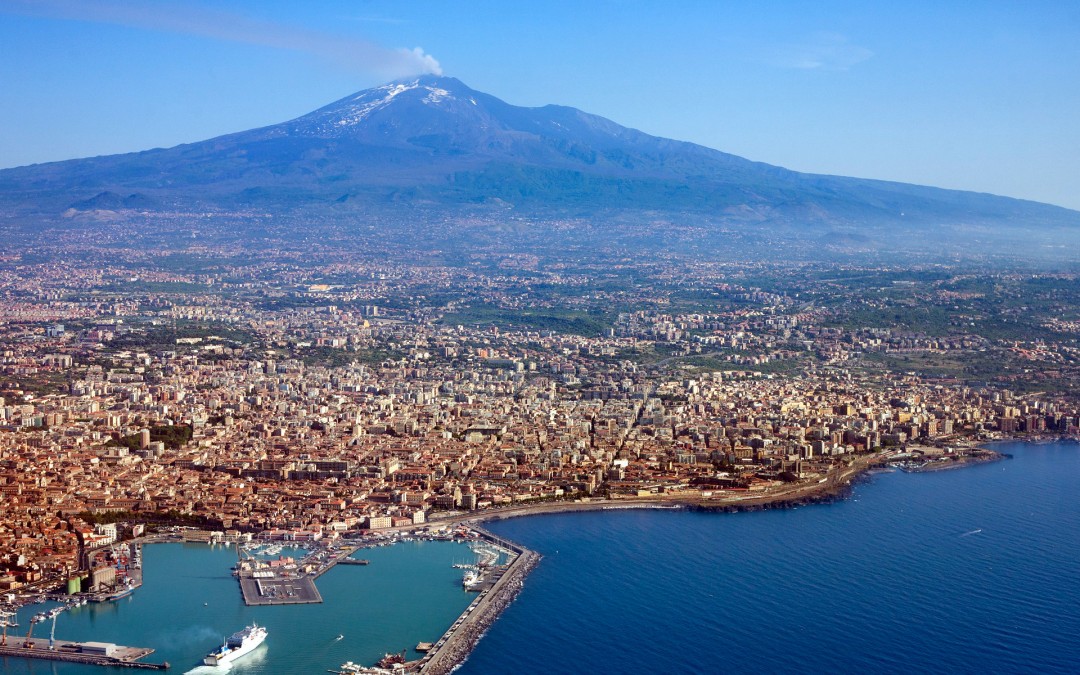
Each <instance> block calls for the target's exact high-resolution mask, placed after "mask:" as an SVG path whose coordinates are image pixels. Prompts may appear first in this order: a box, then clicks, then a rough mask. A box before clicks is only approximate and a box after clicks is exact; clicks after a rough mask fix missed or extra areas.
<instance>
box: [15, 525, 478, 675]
mask: <svg viewBox="0 0 1080 675" xmlns="http://www.w3.org/2000/svg"><path fill="white" fill-rule="evenodd" d="M282 555H298V554H297V553H296V552H294V551H291V550H290V549H285V551H283V552H282ZM356 557H362V558H366V559H368V560H370V561H371V564H370V565H367V566H360V565H338V566H337V567H335V568H333V569H332V570H330V571H329V572H327V573H326V574H325V575H323V576H322V577H320V578H319V579H318V581H316V584H317V586H318V588H319V592H320V593H321V594H322V596H323V600H324V602H323V603H322V604H313V605H292V606H280V607H247V606H245V605H244V602H243V599H242V598H241V596H240V586H239V584H238V583H237V582H236V579H234V578H233V577H232V576H231V574H230V570H229V568H230V567H231V566H232V565H233V564H235V562H236V550H235V549H233V548H228V547H220V546H219V547H213V548H212V547H209V546H207V545H205V544H155V545H150V546H145V547H143V560H144V565H143V566H144V584H143V586H142V588H140V589H139V590H138V591H136V592H135V593H134V594H132V595H131V596H129V597H127V598H124V599H122V600H119V601H116V602H111V603H101V604H88V605H85V606H83V607H78V608H75V609H73V610H70V611H67V612H64V613H63V614H61V615H60V617H59V618H58V619H57V623H56V635H57V637H58V638H63V639H67V640H95V641H99V642H114V643H117V644H122V645H128V646H133V647H153V648H154V649H156V650H157V651H156V652H155V653H154V654H151V655H150V657H149V658H147V659H144V660H145V661H148V662H151V663H160V662H162V661H168V662H169V663H170V665H171V666H172V667H171V668H170V669H169V670H168V671H165V672H168V673H185V672H187V671H190V670H192V669H195V668H196V666H198V664H199V663H200V662H201V661H202V657H203V655H205V654H206V652H208V651H209V650H210V649H211V648H212V647H214V646H215V644H220V641H221V640H222V638H223V637H224V636H226V635H229V634H230V633H232V632H234V631H237V630H240V629H241V628H243V627H244V626H245V625H247V624H249V623H250V622H251V621H252V620H254V621H257V622H258V623H260V624H262V625H265V626H266V627H267V630H268V631H269V636H268V637H267V639H266V642H265V643H264V644H263V645H262V646H260V647H259V648H258V649H257V650H256V651H255V652H252V653H251V654H250V655H248V656H246V657H244V658H243V659H241V660H239V661H236V662H234V663H233V664H231V669H230V671H231V672H234V673H237V674H238V675H243V674H247V673H250V674H251V675H256V674H260V673H325V672H326V670H327V669H330V668H335V669H336V668H337V667H338V666H340V665H341V664H342V663H344V662H345V661H357V662H361V663H374V662H375V661H376V660H378V659H379V658H380V657H382V655H383V654H384V653H385V652H386V651H400V650H402V649H404V648H409V649H410V651H411V649H412V647H414V646H416V643H417V642H420V641H421V640H423V641H432V642H433V641H435V640H437V639H438V638H439V636H440V635H442V633H443V631H445V630H446V629H447V628H448V627H449V626H450V624H452V623H453V622H454V620H455V619H457V616H458V614H460V613H461V612H462V611H463V610H464V609H465V607H466V606H468V604H469V602H471V601H472V599H473V598H474V597H475V595H474V594H471V593H466V592H465V591H463V590H462V588H461V570H458V569H453V567H452V565H453V564H454V563H455V562H471V561H473V560H475V555H473V554H472V553H471V552H470V551H469V549H468V547H467V546H465V545H464V544H458V543H451V542H441V541H425V542H407V543H402V544H398V545H396V546H387V547H381V548H372V549H363V550H361V551H359V552H357V554H356ZM48 606H51V605H48ZM36 611H40V606H36V607H35V606H30V607H25V608H23V610H22V611H20V613H19V623H20V624H21V625H20V627H19V628H17V629H15V630H16V632H17V633H18V634H19V635H25V634H26V630H27V628H28V627H29V622H28V620H29V618H30V616H32V615H33V614H34V613H35V612H36ZM49 628H50V623H49V622H45V623H42V624H38V625H37V626H36V627H35V628H34V636H35V637H48V634H49ZM338 635H342V636H343V637H342V638H341V639H340V640H338V639H336V638H337V636H338ZM8 639H9V640H11V639H12V638H11V636H10V635H9V637H8ZM223 670H224V669H218V668H210V667H205V666H204V667H200V668H198V669H197V672H199V673H220V672H222V671H223ZM0 672H2V673H5V674H7V673H12V674H15V673H19V674H20V675H21V674H26V673H58V674H67V673H71V674H72V675H75V674H78V675H89V674H91V673H96V674H97V675H103V674H104V673H109V672H113V673H136V672H152V671H133V670H127V669H106V668H101V667H99V666H84V665H79V664H72V663H53V662H49V661H36V660H26V659H2V658H0Z"/></svg>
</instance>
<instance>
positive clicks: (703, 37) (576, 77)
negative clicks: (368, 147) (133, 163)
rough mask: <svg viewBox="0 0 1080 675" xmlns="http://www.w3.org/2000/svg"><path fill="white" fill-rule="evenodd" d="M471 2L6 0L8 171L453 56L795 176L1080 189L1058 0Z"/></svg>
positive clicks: (1073, 23) (1046, 197)
mask: <svg viewBox="0 0 1080 675" xmlns="http://www.w3.org/2000/svg"><path fill="white" fill-rule="evenodd" d="M471 9H473V11H471V12H467V13H465V12H461V11H460V10H458V9H456V8H454V7H450V6H446V5H445V4H444V3H434V2H431V3H427V2H422V3H415V4H411V5H409V6H399V5H397V4H391V3H388V2H374V3H366V4H365V5H364V6H363V11H362V12H360V11H358V10H357V8H356V7H355V6H354V5H352V4H351V3H342V2H333V3H323V4H320V5H319V6H318V7H316V8H305V10H303V11H300V10H297V9H296V8H294V7H291V6H289V5H288V3H274V2H270V3H260V4H259V5H258V6H254V5H251V4H249V3H244V2H223V3H215V4H214V5H212V6H211V5H209V4H203V3H199V4H194V5H193V4H191V3H187V4H184V5H180V4H176V3H160V4H158V5H155V6H154V8H153V9H152V10H150V9H147V8H146V7H145V6H140V5H137V4H132V3H127V2H120V1H110V2H93V3H74V2H67V1H65V0H49V1H48V2H37V3H29V2H19V1H15V0H2V1H0V17H2V20H0V40H2V41H3V43H4V44H5V46H6V47H7V53H8V55H9V58H7V59H4V60H3V63H4V65H0V77H2V79H3V81H4V82H5V89H6V90H7V92H8V96H7V97H6V98H7V100H6V101H5V103H6V105H4V106H2V107H0V167H4V168H6V167H12V166H20V165H25V164H31V163H39V162H48V161H56V160H63V159H70V158H76V157H84V156H92V155H102V154H113V153H120V152H130V151H137V150H144V149H148V148H152V147H168V146H173V145H176V144H179V143H185V142H193V141H198V140H203V139H206V138H210V137H213V136H218V135H221V134H225V133H231V132H235V131H241V130H244V129H249V128H253V127H258V126H263V125H269V124H274V123H277V122H281V121H284V120H286V119H290V118H293V117H296V116H299V115H302V114H304V113H306V112H308V111H310V110H312V109H314V108H317V107H319V106H321V105H324V104H326V103H329V102H330V101H333V100H336V99H338V98H341V97H342V96H346V95H348V94H349V93H351V92H354V91H358V90H361V89H364V88H366V87H370V86H373V85H376V84H380V83H382V82H385V81H388V80H391V79H395V78H397V77H402V76H405V75H409V74H413V73H420V72H435V73H437V72H446V73H447V74H449V75H452V76H454V77H457V78H459V79H461V80H463V81H464V82H466V83H467V84H469V85H470V86H472V87H474V88H477V89H479V90H482V91H488V92H491V93H492V94H494V95H496V96H499V97H500V98H503V99H504V100H507V101H508V102H510V103H514V104H518V105H527V106H538V105H545V104H549V103H555V104H560V105H568V106H573V107H576V108H580V109H582V110H585V111H587V112H590V113H594V114H598V115H602V116H604V117H607V118H609V119H612V120H613V121H616V122H618V123H619V124H624V125H627V126H630V127H634V128H637V129H640V130H642V131H645V132H647V133H650V134H654V135H658V136H663V137H668V138H675V139H680V140H688V141H692V142H695V143H698V144H701V145H705V146H707V147H711V148H715V149H718V150H722V151H724V152H729V153H733V154H737V155H740V156H743V157H746V158H748V159H752V160H755V161H762V162H768V163H770V164H775V165H780V166H784V167H787V168H790V169H793V170H797V171H804V172H815V173H826V174H836V175H845V176H858V177H863V178H876V179H883V180H894V181H902V182H909V183H916V184H923V185H933V186H937V187H945V188H955V189H964V190H973V191H977V192H989V193H994V194H1000V195H1006V196H1010V197H1018V198H1023V199H1031V200H1035V201H1043V202H1048V203H1052V204H1057V205H1060V206H1065V207H1068V208H1073V209H1078V208H1080V190H1077V189H1076V188H1077V178H1076V177H1077V176H1080V130H1078V129H1077V128H1076V125H1075V124H1074V123H1073V120H1074V119H1075V115H1076V112H1077V110H1078V109H1080V94H1078V93H1077V91H1076V90H1075V87H1071V86H1069V85H1068V83H1069V82H1070V79H1069V78H1070V74H1071V73H1075V72H1076V69H1077V66H1078V65H1080V46H1078V44H1077V42H1076V41H1075V40H1074V39H1073V37H1074V36H1075V34H1076V29H1077V28H1078V27H1080V10H1078V9H1076V8H1073V7H1066V6H1059V5H1056V4H1053V3H1034V4H1029V5H1025V6H1023V7H1020V6H1017V5H1013V4H1011V3H985V4H984V5H982V6H980V7H978V8H967V7H965V8H961V7H948V6H946V7H944V8H942V7H937V6H934V5H932V4H930V3H918V4H915V5H911V6H908V7H905V8H904V9H903V10H900V9H892V8H866V7H860V6H857V5H855V4H850V3H842V2H828V3H824V4H822V5H819V6H816V7H814V8H803V7H795V6H791V5H789V4H788V3H783V2H776V3H767V4H765V5H761V4H755V5H753V6H750V5H749V4H746V5H736V6H723V7H721V6H714V5H713V4H711V3H699V2H687V3H683V4H681V5H680V7H679V10H678V11H677V12H672V11H670V10H665V9H661V8H657V7H653V6H650V5H648V4H646V3H608V2H604V3H596V4H594V5H590V6H587V7H576V6H570V5H569V4H565V3H545V4H544V5H542V6H541V5H537V6H533V7H524V8H516V9H515V11H513V12H508V11H506V10H505V8H504V7H502V6H498V5H495V4H491V6H490V7H487V6H473V7H471ZM553 44H558V45H559V48H558V49H557V50H554V51H553V50H552V48H551V45H553Z"/></svg>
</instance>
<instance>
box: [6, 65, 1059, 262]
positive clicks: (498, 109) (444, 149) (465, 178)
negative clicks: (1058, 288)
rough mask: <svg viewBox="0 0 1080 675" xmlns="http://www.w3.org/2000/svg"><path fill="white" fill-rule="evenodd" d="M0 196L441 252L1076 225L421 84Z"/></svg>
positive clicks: (55, 215)
mask: <svg viewBox="0 0 1080 675" xmlns="http://www.w3.org/2000/svg"><path fill="white" fill-rule="evenodd" d="M928 161H932V158H928ZM0 207H2V208H3V209H4V211H5V212H6V214H5V219H4V221H5V225H6V227H7V228H8V229H9V230H16V231H27V230H34V231H42V230H47V229H49V228H52V227H61V228H63V229H65V230H69V229H71V228H76V229H79V228H93V227H95V226H97V225H98V224H100V223H102V222H116V221H117V220H124V219H138V220H141V221H146V219H151V220H152V219H153V218H155V217H160V218H165V217H168V219H169V222H172V223H176V222H178V221H182V220H183V219H184V217H185V216H184V214H196V213H197V214H202V216H203V217H206V216H208V215H209V216H212V215H214V214H229V215H230V218H231V219H232V221H231V222H232V225H230V231H231V232H232V234H233V235H234V236H236V237H238V238H243V237H244V235H245V228H244V226H243V223H244V222H245V219H250V221H251V222H252V223H258V227H257V229H259V231H260V232H262V233H265V232H266V227H267V222H268V220H272V219H274V218H277V219H279V220H282V219H284V221H288V223H289V225H288V227H287V228H286V229H287V230H288V231H289V232H293V233H300V232H302V233H305V234H309V235H310V234H317V232H318V230H319V229H320V228H323V227H325V226H326V225H327V223H333V227H334V228H336V230H335V231H338V232H346V233H347V232H348V231H349V228H350V224H353V225H355V226H356V227H357V228H360V227H361V226H362V227H363V229H364V231H365V232H368V231H369V230H370V226H372V225H374V226H375V227H377V228H378V229H379V230H380V233H381V235H382V236H384V237H390V238H394V237H401V238H402V240H403V242H405V241H408V242H412V243H415V241H416V240H417V237H419V238H420V239H424V238H430V239H432V241H434V242H435V243H439V242H444V243H445V242H446V241H450V240H452V239H453V237H454V236H455V233H459V231H460V230H461V228H463V227H464V226H462V225H461V224H460V223H462V222H468V223H469V226H468V229H469V232H470V237H473V238H475V237H476V236H478V234H477V233H483V232H484V231H485V228H488V229H489V230H490V231H491V232H495V233H501V234H498V235H497V236H496V235H493V236H492V237H491V238H493V239H494V240H499V239H500V238H505V237H504V235H505V234H506V233H507V232H510V233H511V235H510V237H509V239H508V240H515V241H520V242H523V243H527V242H528V241H530V240H536V241H543V242H545V243H547V244H552V243H556V241H563V240H565V241H566V242H569V243H575V242H577V243H587V242H611V241H615V242H619V241H623V240H625V243H627V244H635V245H636V244H642V243H651V244H653V245H659V246H691V247H695V248H700V247H705V248H711V247H717V246H719V247H722V246H729V245H731V243H732V242H731V240H730V238H731V237H732V236H735V237H737V238H742V239H745V240H746V241H749V240H754V241H757V242H759V243H762V242H765V243H767V244H768V245H773V244H775V243H777V242H781V241H783V242H789V243H790V242H799V243H800V245H801V246H802V247H803V248H811V249H812V248H816V247H825V248H831V249H834V250H839V249H845V248H847V249H849V250H852V251H859V250H876V251H882V250H889V249H899V250H934V251H943V250H949V249H956V250H969V249H970V248H971V247H972V246H980V247H994V246H1003V245H1004V246H1010V245H1012V244H1015V243H1018V242H1023V243H1024V245H1025V246H1026V247H1029V248H1031V249H1033V250H1036V252H1050V254H1051V255H1053V251H1055V250H1057V249H1059V248H1062V247H1063V242H1065V241H1069V240H1075V238H1076V236H1077V235H1078V234H1080V213H1078V212H1075V211H1070V210H1067V209H1063V208H1059V207H1055V206H1050V205H1046V204H1039V203H1036V202H1029V201H1023V200H1017V199H1009V198H1006V197H998V196H993V195H987V194H977V193H972V192H961V191H954V190H942V189H937V188H931V187H922V186H915V185H907V184H902V183H891V182H885V181H876V180H865V179H856V178H842V177H836V176H822V175H813V174H805V173H799V172H795V171H789V170H787V169H783V168H780V167H776V166H771V165H768V164H763V163H759V162H753V161H750V160H747V159H743V158H741V157H736V156H734V155H730V154H726V153H723V152H719V151H716V150H712V149H709V148H706V147H702V146H700V145H695V144H693V143H686V142H680V141H674V140H668V139H664V138H658V137H655V136H650V135H648V134H645V133H642V132H640V131H636V130H633V129H628V128H626V127H622V126H619V125H618V124H615V123H614V122H611V121H609V120H607V119H604V118H602V117H598V116H596V115H590V114H588V113H584V112H582V111H580V110H576V109H574V108H568V107H563V106H556V105H548V106H543V107H540V108H524V107H519V106H514V105H510V104H508V103H505V102H503V101H501V100H499V99H497V98H495V97H493V96H490V95H488V94H484V93H481V92H478V91H475V90H472V89H470V88H469V87H467V86H465V85H464V84H463V83H461V82H460V81H458V80H456V79H454V78H449V77H435V76H425V77H420V78H415V79H409V80H401V81H397V82H393V83H390V84H387V85H384V86H381V87H376V88H373V89H368V90H365V91H362V92H359V93H357V94H354V95H352V96H348V97H346V98H343V99H341V100H339V101H337V102H335V103H332V104H330V105H328V106H325V107H323V108H320V109H318V110H315V111H314V112H312V113H309V114H307V115H304V116H302V117H299V118H297V119H294V120H291V121H288V122H284V123H281V124H276V125H273V126H269V127H264V128H260V129H253V130H250V131H243V132H239V133H235V134H230V135H226V136H221V137H218V138H213V139H210V140H207V141H202V142H198V143H191V144H185V145H179V146H176V147H173V148H167V149H154V150H147V151H145V152H137V153H130V154H123V155H113V156H106V157H94V158H87V159H76V160H69V161H64V162H55V163H50V164H40V165H33V166H26V167H19V168H14V169H7V170H3V171H0ZM284 221H282V222H284ZM556 222H558V223H561V224H562V225H560V227H551V224H552V223H556ZM238 223H239V224H238ZM432 223H439V224H440V225H439V226H438V227H435V228H432V227H430V226H431V224H432ZM508 224H510V225H508ZM567 224H569V225H567ZM177 227H178V228H179V229H184V228H185V227H186V225H182V226H181V225H178V226H177ZM253 227H255V226H254V225H253ZM424 233H426V234H424ZM436 240H437V241H436ZM769 242H771V243H769Z"/></svg>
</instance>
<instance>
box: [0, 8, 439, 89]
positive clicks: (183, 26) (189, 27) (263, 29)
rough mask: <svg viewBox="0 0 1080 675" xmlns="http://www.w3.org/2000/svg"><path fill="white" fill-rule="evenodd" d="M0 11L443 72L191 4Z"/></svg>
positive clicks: (410, 53) (364, 68) (429, 63)
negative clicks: (107, 24) (114, 25)
mask: <svg viewBox="0 0 1080 675" xmlns="http://www.w3.org/2000/svg"><path fill="white" fill-rule="evenodd" d="M0 12H7V13H16V14H24V15H29V16H44V17H49V18H57V19H70V20H76V21H93V22H98V23H110V24H116V25H121V26H128V27H132V28H143V29H147V30H156V31H164V32H169V33H180V34H184V35H198V36H201V37H208V38H213V39H217V40H226V41H230V42H240V43H245V44H252V45H259V46H263V47H272V48H277V49H289V50H293V51H299V52H304V53H307V54H311V55H313V56H317V57H320V58H323V59H327V60H329V61H331V62H333V63H334V64H335V65H338V66H340V67H343V68H346V69H349V70H353V71H360V72H364V73H370V74H377V75H381V76H384V77H389V78H395V77H405V76H407V75H419V74H425V73H432V74H436V75H441V74H442V68H441V67H440V66H439V62H438V61H436V60H435V58H434V57H433V56H431V55H430V54H426V53H425V52H424V50H423V49H421V48H419V47H416V48H414V49H391V48H387V47H383V46H382V45H377V44H375V43H373V42H369V41H367V40H362V39H360V38H355V37H349V36H345V35H338V34H333V33H326V32H323V31H317V30H311V29H308V28H300V27H296V26H288V25H285V24H281V23H275V22H272V21H265V20H262V19H254V18H251V17H248V16H245V15H242V14H236V13H232V12H223V11H218V10H212V9H207V8H204V7H199V6H195V5H190V4H189V5H183V6H175V5H166V4H164V3H156V2H155V3H136V2H125V1H124V0H92V1H88V0H0Z"/></svg>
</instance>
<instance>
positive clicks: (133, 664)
mask: <svg viewBox="0 0 1080 675" xmlns="http://www.w3.org/2000/svg"><path fill="white" fill-rule="evenodd" d="M26 644H27V640H26V638H23V637H16V636H12V635H9V636H8V643H7V644H6V645H3V646H0V656H3V657H9V656H14V657H20V658H26V659H40V660H45V661H67V662H69V663H82V664H87V665H93V666H106V667H110V668H141V669H143V670H165V669H167V668H168V667H169V664H168V662H165V663H146V662H144V661H140V660H139V659H142V658H146V657H147V656H149V655H150V654H153V653H154V650H153V649H150V648H149V647H123V646H120V645H114V644H110V643H103V642H75V641H73V640H55V641H54V642H53V646H54V649H49V640H48V639H46V638H30V644H32V645H33V646H32V647H26V646H25V645H26Z"/></svg>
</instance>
